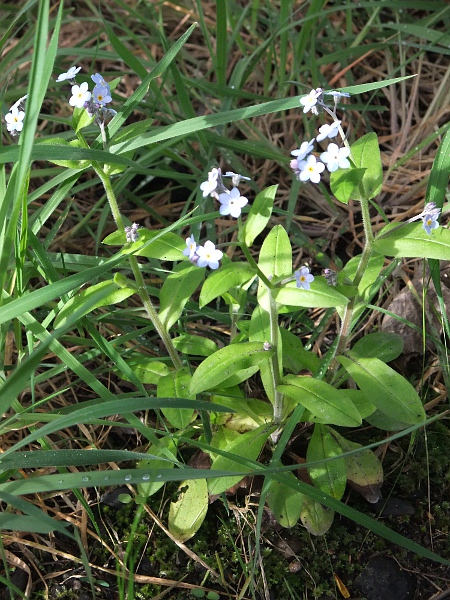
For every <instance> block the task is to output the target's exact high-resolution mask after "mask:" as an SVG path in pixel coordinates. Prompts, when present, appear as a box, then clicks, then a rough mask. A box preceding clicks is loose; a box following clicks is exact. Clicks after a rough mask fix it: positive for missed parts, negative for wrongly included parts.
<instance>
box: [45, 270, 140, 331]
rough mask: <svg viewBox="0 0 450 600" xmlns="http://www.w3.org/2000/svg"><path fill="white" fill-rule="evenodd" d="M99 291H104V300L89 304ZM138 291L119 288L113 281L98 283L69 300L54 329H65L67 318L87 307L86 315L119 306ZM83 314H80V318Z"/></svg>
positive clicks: (60, 312) (57, 318) (56, 320)
mask: <svg viewBox="0 0 450 600" xmlns="http://www.w3.org/2000/svg"><path fill="white" fill-rule="evenodd" d="M99 290H103V292H104V295H102V298H101V299H100V300H98V301H97V302H96V303H95V304H94V305H93V306H92V304H89V300H90V299H91V298H92V296H94V295H95V294H96V293H97V292H98V291H99ZM135 292H136V290H134V289H132V288H128V287H119V286H118V285H117V284H116V283H114V282H113V281H111V280H109V281H102V282H101V283H97V284H96V285H92V286H91V287H89V288H87V289H86V290H82V291H81V292H78V293H77V294H76V295H75V296H73V297H72V298H71V299H70V300H68V301H67V302H66V303H65V304H64V306H63V308H62V309H61V310H60V311H59V313H58V315H57V316H56V318H55V323H54V327H55V329H56V328H57V327H64V324H65V322H66V321H67V318H68V317H69V316H70V315H71V314H73V312H74V311H76V310H80V309H82V308H83V306H84V305H86V311H85V312H84V314H87V313H89V312H92V311H93V310H94V309H96V308H99V307H100V306H110V305H111V304H117V303H118V302H122V301H123V300H125V299H126V298H129V297H130V296H132V295H133V294H134V293H135ZM81 316H82V314H81V313H80V317H81Z"/></svg>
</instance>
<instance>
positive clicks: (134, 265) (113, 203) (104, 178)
mask: <svg viewBox="0 0 450 600" xmlns="http://www.w3.org/2000/svg"><path fill="white" fill-rule="evenodd" d="M93 167H94V169H95V172H96V173H97V175H98V176H99V178H100V180H101V182H102V184H103V187H104V189H105V192H106V197H107V198H108V202H109V206H110V208H111V213H112V216H113V219H114V222H115V223H116V225H117V229H118V230H119V231H122V232H124V231H125V226H124V223H123V219H122V215H121V214H120V210H119V205H118V204H117V199H116V195H115V193H114V189H113V187H112V185H111V179H110V178H109V176H108V175H106V173H105V172H104V171H103V169H102V168H101V167H100V166H98V165H95V164H93ZM128 261H129V263H130V267H131V270H132V272H133V275H134V279H135V281H136V284H137V293H138V294H139V296H140V298H141V300H142V304H143V305H144V308H145V311H146V312H147V315H148V317H149V319H150V321H151V322H152V323H153V327H154V328H155V330H156V332H157V333H158V335H159V337H160V338H161V340H162V342H163V344H164V346H165V347H166V350H167V352H168V354H169V356H170V358H171V359H172V362H173V365H174V367H175V368H176V369H181V368H182V367H183V363H182V362H181V359H180V357H179V355H178V352H177V351H176V349H175V346H174V345H173V343H172V340H171V338H170V336H169V334H168V332H167V331H166V329H165V327H164V325H163V324H162V323H161V320H160V318H159V316H158V313H157V311H156V308H155V307H154V305H153V302H152V301H151V300H150V296H149V294H148V292H147V288H146V287H145V282H144V278H143V276H142V273H141V270H140V268H139V263H138V261H137V258H136V257H135V256H133V255H131V254H130V255H128Z"/></svg>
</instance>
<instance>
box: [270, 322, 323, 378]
mask: <svg viewBox="0 0 450 600" xmlns="http://www.w3.org/2000/svg"><path fill="white" fill-rule="evenodd" d="M280 333H281V339H282V342H283V366H284V368H285V369H288V370H289V371H292V373H298V372H299V371H301V370H302V369H304V368H306V369H308V370H309V371H312V372H314V371H317V369H318V368H319V367H320V358H319V357H318V356H317V355H316V354H314V352H310V351H309V350H305V349H304V347H303V344H302V341H301V339H300V338H299V337H298V336H297V335H295V334H293V333H292V332H291V331H289V330H288V329H285V328H284V327H280Z"/></svg>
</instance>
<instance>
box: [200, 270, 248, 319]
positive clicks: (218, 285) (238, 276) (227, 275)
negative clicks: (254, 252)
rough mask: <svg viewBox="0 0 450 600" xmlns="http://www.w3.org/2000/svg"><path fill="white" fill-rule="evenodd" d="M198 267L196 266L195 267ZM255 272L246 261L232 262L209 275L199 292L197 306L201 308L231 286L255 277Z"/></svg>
mask: <svg viewBox="0 0 450 600" xmlns="http://www.w3.org/2000/svg"><path fill="white" fill-rule="evenodd" d="M197 269H198V267H197ZM255 275H256V272H255V270H254V269H252V267H250V265H249V264H247V263H239V262H236V263H232V264H231V265H230V266H229V267H222V268H221V269H219V270H218V271H214V272H213V273H211V275H209V277H208V279H207V280H206V281H205V283H204V284H203V286H202V291H201V292H200V299H199V306H200V308H203V307H204V306H206V305H207V304H209V303H210V302H211V301H212V300H214V299H215V298H218V297H219V296H221V295H222V294H225V293H226V292H228V290H230V289H231V288H234V287H238V286H241V285H243V284H244V283H247V281H250V279H252V277H255Z"/></svg>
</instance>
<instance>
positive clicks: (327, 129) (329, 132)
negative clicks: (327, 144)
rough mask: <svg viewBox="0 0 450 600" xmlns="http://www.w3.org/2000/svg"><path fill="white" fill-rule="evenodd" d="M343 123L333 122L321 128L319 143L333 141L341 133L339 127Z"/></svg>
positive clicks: (318, 137)
mask: <svg viewBox="0 0 450 600" xmlns="http://www.w3.org/2000/svg"><path fill="white" fill-rule="evenodd" d="M340 124H341V121H333V122H332V123H331V125H328V124H327V123H326V124H325V125H322V127H319V135H318V136H317V137H316V140H317V141H318V142H323V140H325V139H326V138H329V139H332V138H334V137H336V136H337V134H338V133H339V125H340Z"/></svg>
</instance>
